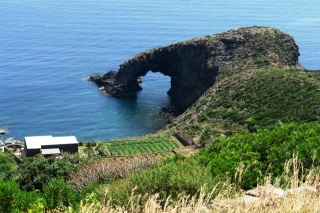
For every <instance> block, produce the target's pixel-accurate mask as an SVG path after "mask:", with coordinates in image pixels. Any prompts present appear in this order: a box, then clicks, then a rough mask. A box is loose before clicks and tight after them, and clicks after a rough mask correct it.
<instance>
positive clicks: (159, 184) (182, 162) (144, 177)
mask: <svg viewBox="0 0 320 213" xmlns="http://www.w3.org/2000/svg"><path fill="white" fill-rule="evenodd" d="M205 184H206V185H207V188H208V191H210V190H212V188H213V181H212V176H211V174H210V171H209V170H208V169H206V168H204V167H201V165H200V164H199V163H198V162H197V161H194V160H193V159H185V158H183V157H181V156H179V157H176V158H175V159H174V160H172V161H168V162H167V163H166V164H162V165H159V166H158V167H157V168H154V169H151V170H143V171H139V172H137V173H136V174H134V175H132V176H131V177H129V178H127V179H125V180H122V181H115V182H114V183H113V184H112V185H111V186H110V190H109V192H110V193H109V194H108V196H109V197H108V199H110V198H112V199H113V203H114V204H118V205H126V204H127V203H128V201H129V199H130V195H131V192H132V189H134V188H135V187H136V189H135V194H137V195H143V196H145V195H153V194H156V193H158V194H159V195H160V199H163V200H166V199H167V198H168V197H169V196H170V198H171V199H173V200H174V199H176V198H177V197H178V196H179V195H197V194H198V193H199V189H200V188H201V187H202V186H203V185H205ZM108 199H107V200H108ZM137 202H141V203H143V202H145V200H144V199H143V197H142V198H140V200H137Z"/></svg>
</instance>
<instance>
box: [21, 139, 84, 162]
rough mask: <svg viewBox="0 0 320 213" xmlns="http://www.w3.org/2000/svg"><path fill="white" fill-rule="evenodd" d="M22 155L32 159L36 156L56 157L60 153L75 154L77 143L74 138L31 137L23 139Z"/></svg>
mask: <svg viewBox="0 0 320 213" xmlns="http://www.w3.org/2000/svg"><path fill="white" fill-rule="evenodd" d="M24 145H25V146H24V147H25V148H24V154H25V156H26V157H32V156H35V155H37V154H42V155H44V156H56V155H60V154H61V153H62V152H68V153H77V152H78V145H79V142H78V141H77V139H76V137H75V136H62V137H53V136H51V135H50V136H31V137H25V139H24Z"/></svg>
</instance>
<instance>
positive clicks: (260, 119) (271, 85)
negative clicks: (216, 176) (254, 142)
mask: <svg viewBox="0 0 320 213" xmlns="http://www.w3.org/2000/svg"><path fill="white" fill-rule="evenodd" d="M319 118H320V72H318V71H307V70H302V69H285V70H270V71H264V70H250V71H242V72H234V73H226V74H224V75H221V76H219V77H218V81H217V83H216V84H215V85H214V86H213V87H212V88H210V89H209V90H208V91H207V92H205V94H204V95H203V96H202V97H200V98H199V100H198V101H197V102H196V103H195V104H194V105H193V106H192V107H190V108H189V109H188V110H187V111H186V112H185V113H184V114H182V115H181V116H179V117H178V118H176V119H174V120H173V121H172V123H171V124H170V125H169V126H168V127H167V130H171V131H174V132H179V133H182V135H184V136H185V137H187V138H188V137H189V138H193V139H194V141H196V142H198V143H204V142H209V141H210V138H212V136H214V135H217V134H218V135H220V134H224V135H231V134H232V133H234V132H239V131H241V130H248V131H249V132H255V131H256V130H257V128H258V127H262V128H272V127H273V126H274V125H275V124H277V123H279V122H282V123H289V122H296V123H305V122H310V121H317V120H319Z"/></svg>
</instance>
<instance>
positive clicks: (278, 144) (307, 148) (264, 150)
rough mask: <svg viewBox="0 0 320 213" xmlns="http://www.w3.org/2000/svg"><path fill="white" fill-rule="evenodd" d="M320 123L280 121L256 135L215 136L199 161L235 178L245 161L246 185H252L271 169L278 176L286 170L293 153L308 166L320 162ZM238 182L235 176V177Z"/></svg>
mask: <svg viewBox="0 0 320 213" xmlns="http://www.w3.org/2000/svg"><path fill="white" fill-rule="evenodd" d="M319 135H320V123H318V122H312V123H306V124H301V125H298V124H295V123H290V124H286V125H283V124H279V125H277V126H276V127H275V128H274V129H273V130H268V129H259V130H258V132H257V133H256V134H250V133H248V132H245V133H241V134H240V133H238V134H235V135H233V136H231V137H227V138H225V137H220V138H215V139H214V141H213V143H212V145H211V146H210V147H208V148H206V149H203V150H202V151H200V153H199V154H198V155H197V159H198V161H199V162H200V163H201V164H202V165H204V166H209V167H211V173H212V175H213V176H222V177H223V178H224V175H227V176H229V177H230V178H231V179H232V178H234V175H235V170H236V168H237V167H238V166H239V165H240V163H242V164H243V165H244V166H245V167H249V169H248V170H247V171H246V172H245V174H244V177H243V182H242V187H244V188H251V187H253V186H255V185H256V184H257V181H258V179H261V180H262V179H263V178H264V177H265V175H267V174H264V173H261V172H264V171H267V172H268V173H269V174H271V175H272V176H274V177H278V176H280V175H281V174H282V173H283V168H284V164H285V162H286V160H287V159H290V158H292V156H293V154H296V155H297V156H298V159H299V160H300V161H301V162H302V163H303V164H304V166H305V167H306V168H310V167H311V166H312V165H316V166H318V164H319V162H320V151H319V145H320V136H319ZM232 180H233V181H235V179H232Z"/></svg>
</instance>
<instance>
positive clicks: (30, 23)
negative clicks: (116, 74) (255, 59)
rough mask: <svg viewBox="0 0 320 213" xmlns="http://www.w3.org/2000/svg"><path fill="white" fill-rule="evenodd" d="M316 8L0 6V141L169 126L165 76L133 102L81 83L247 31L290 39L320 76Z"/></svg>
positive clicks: (103, 136)
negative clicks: (168, 51) (168, 49)
mask: <svg viewBox="0 0 320 213" xmlns="http://www.w3.org/2000/svg"><path fill="white" fill-rule="evenodd" d="M319 11H320V4H319V3H318V1H316V0H311V1H296V0H293V1H281V0H280V1H279V0H278V1H275V0H271V1H262V0H257V1H254V2H253V1H247V0H244V1H235V0H226V1H223V2H222V1H209V0H200V1H195V0H187V1H178V0H173V1H166V0H165V1H154V0H140V1H127V0H118V1H116V0H108V1H102V0H88V1H76V0H68V1H57V0H51V1H42V0H10V1H7V0H1V1H0V26H1V27H0V128H5V129H7V130H9V133H8V135H6V136H5V137H17V138H18V139H21V140H22V139H23V138H24V137H25V136H32V135H54V136H59V135H75V136H76V137H77V138H78V140H82V141H90V140H93V139H98V140H109V139H114V138H124V137H129V136H135V135H145V134H148V133H153V132H155V131H157V130H159V129H160V128H162V127H163V125H165V121H164V120H163V119H162V118H161V117H160V116H159V114H158V112H159V110H160V109H161V108H162V107H164V106H167V105H168V104H170V98H169V97H168V96H167V94H166V92H167V91H168V90H169V88H170V78H168V77H165V76H162V75H161V74H159V73H148V74H147V76H145V77H144V79H143V88H144V89H143V90H142V91H141V92H140V93H138V94H137V96H135V97H128V98H121V99H119V98H111V97H108V96H106V95H104V94H102V93H101V92H100V91H99V89H98V88H97V87H96V86H95V85H93V84H92V83H90V82H88V81H86V79H87V77H88V76H90V75H93V74H103V73H105V72H106V71H108V70H111V69H118V66H119V65H120V64H121V63H123V62H124V61H125V60H127V59H129V58H131V57H133V56H134V55H135V54H137V53H139V52H141V51H144V50H147V49H151V48H154V47H157V46H162V45H167V44H171V43H175V42H179V41H184V40H187V39H192V38H194V37H200V36H205V35H208V34H210V35H211V34H215V33H219V32H223V31H227V30H229V29H234V28H239V27H243V26H270V27H275V28H278V29H280V30H282V31H284V32H286V33H289V34H291V35H292V36H293V37H294V38H295V40H296V42H297V44H298V45H299V48H300V53H301V56H300V63H301V64H302V65H303V66H304V67H306V68H307V69H320V64H319V58H320V52H319V51H318V50H319V49H320V38H319V36H318V35H319V33H320V13H319Z"/></svg>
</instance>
